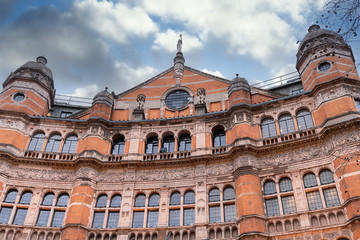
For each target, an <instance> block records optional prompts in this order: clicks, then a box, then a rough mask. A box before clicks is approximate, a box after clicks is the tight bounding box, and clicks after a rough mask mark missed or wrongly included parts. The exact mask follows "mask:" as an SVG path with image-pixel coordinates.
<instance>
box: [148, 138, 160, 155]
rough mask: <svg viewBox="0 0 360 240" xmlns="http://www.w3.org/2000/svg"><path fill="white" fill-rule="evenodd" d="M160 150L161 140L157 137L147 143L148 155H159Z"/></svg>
mask: <svg viewBox="0 0 360 240" xmlns="http://www.w3.org/2000/svg"><path fill="white" fill-rule="evenodd" d="M158 148H159V140H158V139H157V137H151V138H149V139H148V140H147V142H146V153H157V152H158Z"/></svg>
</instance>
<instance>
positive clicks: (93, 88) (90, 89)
mask: <svg viewBox="0 0 360 240" xmlns="http://www.w3.org/2000/svg"><path fill="white" fill-rule="evenodd" d="M98 92H99V87H98V86H97V85H96V84H91V85H87V86H85V87H79V88H76V89H75V91H74V93H73V94H71V96H76V97H90V98H92V97H94V96H95V95H96V94H97V93H98Z"/></svg>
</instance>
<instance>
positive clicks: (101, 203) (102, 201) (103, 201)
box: [95, 194, 108, 208]
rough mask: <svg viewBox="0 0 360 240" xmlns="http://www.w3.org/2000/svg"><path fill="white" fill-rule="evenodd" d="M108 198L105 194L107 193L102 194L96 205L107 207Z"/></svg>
mask: <svg viewBox="0 0 360 240" xmlns="http://www.w3.org/2000/svg"><path fill="white" fill-rule="evenodd" d="M107 199H108V197H107V195H105V194H102V195H100V196H99V197H98V199H97V201H96V205H95V207H97V208H105V207H106V204H107Z"/></svg>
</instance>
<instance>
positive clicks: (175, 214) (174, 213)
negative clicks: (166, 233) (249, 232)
mask: <svg viewBox="0 0 360 240" xmlns="http://www.w3.org/2000/svg"><path fill="white" fill-rule="evenodd" d="M169 216H170V217H169V226H180V209H171V210H170V214H169Z"/></svg>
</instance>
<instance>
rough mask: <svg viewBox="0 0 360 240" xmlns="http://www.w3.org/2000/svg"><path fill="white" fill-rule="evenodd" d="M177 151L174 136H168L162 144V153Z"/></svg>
mask: <svg viewBox="0 0 360 240" xmlns="http://www.w3.org/2000/svg"><path fill="white" fill-rule="evenodd" d="M174 151H175V139H174V137H173V136H166V137H164V139H163V142H162V148H161V152H174Z"/></svg>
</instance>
